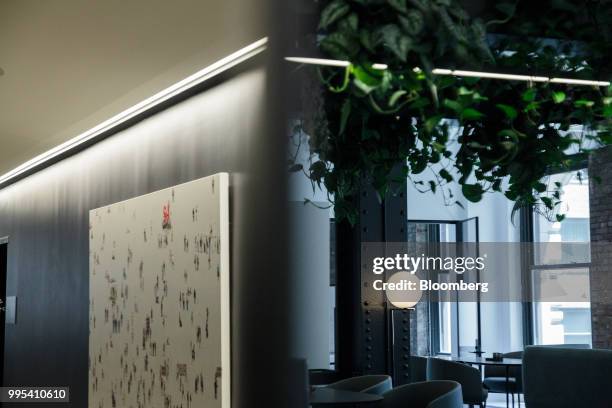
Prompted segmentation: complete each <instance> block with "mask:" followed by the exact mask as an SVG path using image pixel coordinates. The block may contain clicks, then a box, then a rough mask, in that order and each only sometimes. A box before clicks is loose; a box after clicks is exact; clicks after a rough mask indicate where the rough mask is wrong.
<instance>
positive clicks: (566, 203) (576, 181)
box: [534, 170, 590, 263]
mask: <svg viewBox="0 0 612 408" xmlns="http://www.w3.org/2000/svg"><path fill="white" fill-rule="evenodd" d="M545 182H546V183H547V184H548V185H549V186H551V187H550V190H552V189H554V185H555V183H560V184H561V186H562V187H561V201H562V204H561V206H560V207H559V208H558V209H556V211H554V212H547V213H546V214H541V213H539V212H537V213H536V214H534V238H535V241H536V242H589V240H590V228H589V215H590V214H589V178H588V173H587V171H586V170H580V171H572V172H567V173H559V174H554V175H552V176H550V177H549V178H548V179H547V180H545ZM556 214H564V215H565V219H564V220H563V221H562V222H557V221H555V220H554V219H555V216H556ZM584 261H585V260H583V262H584ZM586 261H588V260H586ZM563 263H565V262H563Z"/></svg>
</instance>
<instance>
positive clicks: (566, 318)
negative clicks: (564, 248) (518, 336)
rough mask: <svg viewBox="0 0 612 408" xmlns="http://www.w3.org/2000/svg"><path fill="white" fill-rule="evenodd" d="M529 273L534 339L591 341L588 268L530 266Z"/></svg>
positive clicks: (542, 341)
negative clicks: (532, 298)
mask: <svg viewBox="0 0 612 408" xmlns="http://www.w3.org/2000/svg"><path fill="white" fill-rule="evenodd" d="M532 276H533V288H534V300H535V302H534V314H535V316H534V326H535V327H534V333H535V343H536V344H591V307H590V302H589V269H588V268H565V269H561V268H560V269H546V270H534V271H533V275H532ZM555 297H558V298H559V299H560V301H554V299H555ZM538 299H545V300H546V301H537V300H538ZM567 299H570V300H571V301H564V300H567ZM579 299H584V301H583V302H580V301H577V300H579Z"/></svg>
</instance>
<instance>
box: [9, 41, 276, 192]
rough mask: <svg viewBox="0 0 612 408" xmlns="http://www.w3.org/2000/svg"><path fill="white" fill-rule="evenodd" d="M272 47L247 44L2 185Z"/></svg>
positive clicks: (12, 173) (28, 165) (18, 169)
mask: <svg viewBox="0 0 612 408" xmlns="http://www.w3.org/2000/svg"><path fill="white" fill-rule="evenodd" d="M267 45H268V38H267V37H264V38H262V39H260V40H257V41H255V42H254V43H252V44H249V45H247V46H246V47H244V48H241V49H240V50H238V51H236V52H234V53H232V54H230V55H228V56H227V57H224V58H222V59H220V60H218V61H216V62H214V63H212V64H211V65H209V66H207V67H206V68H203V69H201V70H200V71H198V72H196V73H194V74H192V75H190V76H188V77H187V78H185V79H183V80H181V81H179V82H177V83H175V84H174V85H171V86H169V87H168V88H166V89H164V90H162V91H160V92H158V93H156V94H155V95H153V96H151V97H149V98H147V99H145V100H143V101H142V102H139V103H137V104H136V105H134V106H132V107H131V108H128V109H126V110H124V111H123V112H121V113H119V114H117V115H115V116H113V117H112V118H110V119H108V120H106V121H104V122H102V123H100V124H99V125H97V126H95V127H93V128H91V129H89V130H87V131H85V132H83V133H81V134H80V135H78V136H76V137H74V138H72V139H70V140H68V141H66V142H64V143H62V144H60V145H58V146H56V147H54V148H52V149H50V150H48V151H46V152H44V153H42V154H40V155H38V156H36V157H34V158H33V159H31V160H28V161H27V162H25V163H23V164H21V165H20V166H18V167H16V168H15V169H13V170H11V171H9V172H8V173H6V174H4V175H2V176H0V186H5V185H6V184H7V182H8V181H10V180H12V179H14V178H16V177H18V176H20V175H22V174H24V173H26V172H28V171H30V170H32V169H34V168H36V167H38V166H40V165H41V164H44V163H45V162H48V161H50V160H52V159H53V158H55V157H57V156H59V155H61V154H64V153H66V152H68V151H70V150H72V149H75V148H76V147H78V146H79V145H81V144H83V143H85V142H88V141H90V140H92V139H95V138H96V137H98V136H100V135H102V134H104V133H106V132H108V131H109V130H112V129H113V128H115V127H117V126H119V125H121V124H122V123H125V122H126V121H128V120H130V119H132V118H134V117H136V116H138V115H140V114H141V113H143V112H146V111H147V110H149V109H151V108H154V107H155V106H158V105H160V104H161V103H163V102H165V101H167V100H169V99H171V98H173V97H175V96H177V95H179V94H181V93H183V92H185V91H187V90H189V89H191V88H193V87H195V86H197V85H200V84H201V83H203V82H205V81H207V80H209V79H211V78H213V77H215V76H217V75H219V74H221V73H223V72H225V71H227V70H228V69H230V68H232V67H235V66H236V65H238V64H240V63H242V62H244V61H247V60H249V59H251V58H253V57H254V56H256V55H258V54H260V53H262V52H263V51H264V50H265V49H266V48H267Z"/></svg>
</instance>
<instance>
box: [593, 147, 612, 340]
mask: <svg viewBox="0 0 612 408" xmlns="http://www.w3.org/2000/svg"><path fill="white" fill-rule="evenodd" d="M598 178H600V179H601V181H600V182H598V181H597V179H598ZM589 180H590V181H589V183H590V186H589V190H590V210H591V242H592V243H593V244H592V245H591V262H592V266H591V273H590V275H591V318H592V330H593V347H594V348H607V349H612V146H611V147H607V148H604V149H601V150H599V151H598V152H596V153H595V154H593V155H592V156H591V158H590V160H589Z"/></svg>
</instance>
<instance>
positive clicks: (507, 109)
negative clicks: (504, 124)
mask: <svg viewBox="0 0 612 408" xmlns="http://www.w3.org/2000/svg"><path fill="white" fill-rule="evenodd" d="M495 106H497V107H498V108H499V109H501V110H502V111H503V112H504V114H505V115H506V117H507V118H508V119H510V120H514V119H516V117H517V116H518V112H517V111H516V109H514V108H513V107H512V106H510V105H504V104H503V103H498V104H497V105H495Z"/></svg>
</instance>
